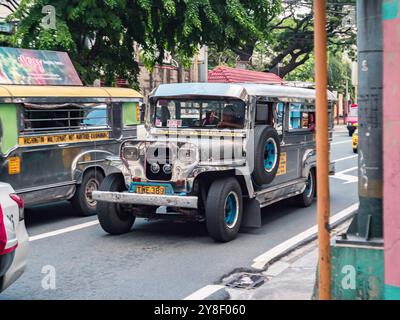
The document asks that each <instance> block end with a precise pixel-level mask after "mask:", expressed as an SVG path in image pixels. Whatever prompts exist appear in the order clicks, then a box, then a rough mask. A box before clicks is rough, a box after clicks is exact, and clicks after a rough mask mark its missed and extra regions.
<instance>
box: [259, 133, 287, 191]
mask: <svg viewBox="0 0 400 320" xmlns="http://www.w3.org/2000/svg"><path fill="white" fill-rule="evenodd" d="M280 152H281V143H280V139H279V135H278V132H277V131H276V130H275V128H273V127H271V126H267V125H264V126H256V127H255V129H254V167H253V172H252V179H253V182H254V183H255V184H256V185H258V186H261V185H263V184H268V183H271V182H272V181H273V180H274V178H275V176H276V173H277V171H278V168H279V160H280Z"/></svg>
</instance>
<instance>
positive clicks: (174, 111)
mask: <svg viewBox="0 0 400 320" xmlns="http://www.w3.org/2000/svg"><path fill="white" fill-rule="evenodd" d="M244 120H245V103H244V102H243V101H240V100H197V99H196V100H192V99H190V100H181V99H179V100H168V99H160V100H158V101H157V103H156V105H155V108H154V113H153V123H154V125H155V126H156V127H159V128H220V129H241V128H243V125H244Z"/></svg>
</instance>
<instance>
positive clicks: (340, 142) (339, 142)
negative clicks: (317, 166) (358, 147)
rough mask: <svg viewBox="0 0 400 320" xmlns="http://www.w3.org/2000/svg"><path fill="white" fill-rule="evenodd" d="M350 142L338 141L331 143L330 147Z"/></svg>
mask: <svg viewBox="0 0 400 320" xmlns="http://www.w3.org/2000/svg"><path fill="white" fill-rule="evenodd" d="M348 142H351V140H345V141H338V142H331V146H333V145H335V144H342V143H348Z"/></svg>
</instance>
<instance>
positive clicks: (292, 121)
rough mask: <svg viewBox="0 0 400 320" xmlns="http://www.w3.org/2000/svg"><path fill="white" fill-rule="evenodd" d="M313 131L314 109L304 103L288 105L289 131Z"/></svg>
mask: <svg viewBox="0 0 400 320" xmlns="http://www.w3.org/2000/svg"><path fill="white" fill-rule="evenodd" d="M314 129H315V108H314V106H313V105H308V104H304V103H298V102H294V103H290V105H289V131H290V130H309V131H314Z"/></svg>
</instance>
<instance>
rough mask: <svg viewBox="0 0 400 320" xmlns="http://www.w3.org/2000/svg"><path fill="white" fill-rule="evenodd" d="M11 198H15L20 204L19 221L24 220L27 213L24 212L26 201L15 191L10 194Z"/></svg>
mask: <svg viewBox="0 0 400 320" xmlns="http://www.w3.org/2000/svg"><path fill="white" fill-rule="evenodd" d="M10 198H11V199H12V200H14V201H15V203H16V204H17V205H18V208H19V221H21V220H24V218H25V214H24V207H25V202H24V199H23V198H22V197H21V196H19V195H17V194H14V193H12V194H10Z"/></svg>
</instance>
